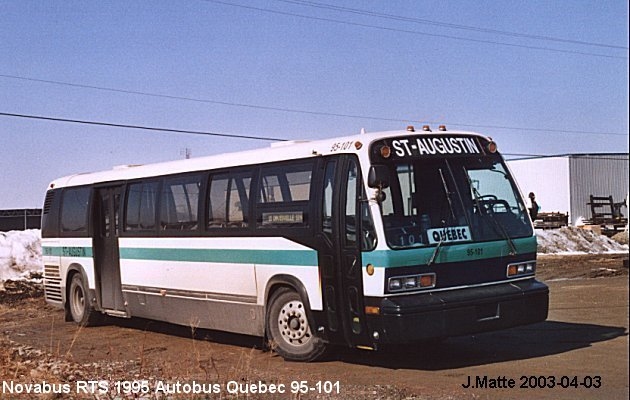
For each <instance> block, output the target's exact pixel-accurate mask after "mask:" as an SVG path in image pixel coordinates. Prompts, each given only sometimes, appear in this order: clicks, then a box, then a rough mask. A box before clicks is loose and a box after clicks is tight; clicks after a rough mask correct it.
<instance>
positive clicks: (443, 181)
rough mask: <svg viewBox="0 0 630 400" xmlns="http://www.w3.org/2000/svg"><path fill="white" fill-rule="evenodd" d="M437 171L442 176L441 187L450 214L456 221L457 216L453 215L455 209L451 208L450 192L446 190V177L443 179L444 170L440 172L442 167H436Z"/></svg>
mask: <svg viewBox="0 0 630 400" xmlns="http://www.w3.org/2000/svg"><path fill="white" fill-rule="evenodd" d="M438 172H439V173H440V178H442V187H444V193H445V194H446V200H447V201H448V208H449V210H450V211H451V216H452V217H453V221H457V217H455V210H453V200H452V199H451V192H450V191H449V190H448V185H447V184H446V179H444V172H442V168H438Z"/></svg>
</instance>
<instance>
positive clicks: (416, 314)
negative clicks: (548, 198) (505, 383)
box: [362, 132, 549, 345]
mask: <svg viewBox="0 0 630 400" xmlns="http://www.w3.org/2000/svg"><path fill="white" fill-rule="evenodd" d="M369 159H370V164H371V166H370V169H369V173H368V174H367V185H368V187H369V188H370V189H371V190H372V193H371V196H372V202H371V203H372V204H374V203H377V204H378V206H377V207H376V206H374V205H372V207H371V210H372V214H373V215H374V218H375V224H374V225H375V229H376V231H377V232H378V234H377V236H379V244H378V246H376V248H375V249H374V250H373V251H363V252H362V263H363V265H364V266H365V274H364V284H365V294H366V297H365V313H366V319H367V327H368V329H369V331H370V334H371V336H372V339H373V341H374V344H375V345H378V344H379V343H409V342H414V341H418V340H423V339H432V338H444V337H449V336H457V335H465V334H471V333H477V332H484V331H491V330H497V329H504V328H509V327H514V326H518V325H524V324H530V323H535V322H540V321H544V320H545V319H546V318H547V311H548V293H549V291H548V288H547V286H546V285H544V284H543V283H541V282H539V281H537V280H536V279H535V272H536V237H535V235H534V231H533V228H532V223H531V220H530V219H529V215H528V212H527V209H526V207H525V205H524V202H523V200H522V197H521V195H520V192H519V190H518V187H517V186H516V184H515V182H514V180H513V179H512V176H511V175H510V172H509V170H508V169H507V167H506V165H505V162H504V160H503V159H502V157H501V156H500V154H499V153H498V152H497V151H496V144H495V143H494V142H493V141H491V140H490V139H488V138H485V137H482V136H479V135H474V134H463V133H461V134H454V133H450V132H440V133H439V134H434V133H431V132H425V133H422V134H417V133H412V132H409V134H408V135H403V136H395V137H388V138H384V139H380V140H376V141H374V142H372V144H371V146H370V149H369ZM376 215H380V219H379V218H377V217H376ZM365 229H366V227H365V226H364V227H363V230H364V231H365ZM383 239H384V240H383ZM377 277H380V279H378V278H377Z"/></svg>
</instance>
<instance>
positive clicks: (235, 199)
mask: <svg viewBox="0 0 630 400" xmlns="http://www.w3.org/2000/svg"><path fill="white" fill-rule="evenodd" d="M251 176H252V173H251V171H247V172H236V173H222V174H216V175H212V176H211V177H210V189H209V190H208V225H207V226H208V228H209V229H213V228H245V227H247V226H248V216H249V190H250V185H251V181H252V178H251Z"/></svg>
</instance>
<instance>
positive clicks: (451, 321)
mask: <svg viewBox="0 0 630 400" xmlns="http://www.w3.org/2000/svg"><path fill="white" fill-rule="evenodd" d="M379 300H380V305H379V307H380V315H379V316H371V317H370V318H369V319H368V325H369V329H370V330H371V331H373V332H378V338H379V339H378V343H382V344H385V343H411V342H414V341H421V340H424V339H432V338H446V337H450V336H462V335H468V334H473V333H479V332H487V331H494V330H499V329H506V328H511V327H514V326H519V325H526V324H531V323H536V322H541V321H544V320H545V319H547V311H548V308H549V288H548V287H547V286H546V285H545V284H543V283H541V282H538V281H536V280H535V279H529V280H525V281H516V282H511V283H504V284H497V285H490V286H483V287H475V288H465V289H456V290H445V291H437V292H431V293H420V294H410V295H406V296H392V297H386V298H383V299H379Z"/></svg>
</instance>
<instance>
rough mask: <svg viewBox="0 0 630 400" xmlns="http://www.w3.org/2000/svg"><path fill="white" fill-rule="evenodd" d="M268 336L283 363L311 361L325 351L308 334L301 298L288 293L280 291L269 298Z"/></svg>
mask: <svg viewBox="0 0 630 400" xmlns="http://www.w3.org/2000/svg"><path fill="white" fill-rule="evenodd" d="M267 334H268V336H269V339H270V340H271V342H272V346H273V347H274V348H275V351H276V352H277V353H278V354H279V355H280V356H282V358H284V359H285V360H291V361H313V360H316V359H317V358H319V357H320V356H322V355H323V354H324V352H325V351H326V343H325V342H324V341H323V340H322V339H320V338H319V337H317V336H316V335H314V334H313V332H311V328H310V324H309V321H308V317H307V313H306V309H305V308H304V304H303V303H302V300H301V299H300V295H299V294H297V293H296V292H294V291H292V290H290V289H286V288H283V289H280V290H279V291H277V292H276V293H274V294H273V296H272V297H271V299H270V301H269V312H268V313H267Z"/></svg>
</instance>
